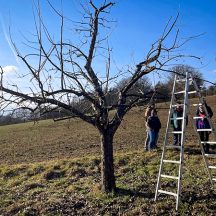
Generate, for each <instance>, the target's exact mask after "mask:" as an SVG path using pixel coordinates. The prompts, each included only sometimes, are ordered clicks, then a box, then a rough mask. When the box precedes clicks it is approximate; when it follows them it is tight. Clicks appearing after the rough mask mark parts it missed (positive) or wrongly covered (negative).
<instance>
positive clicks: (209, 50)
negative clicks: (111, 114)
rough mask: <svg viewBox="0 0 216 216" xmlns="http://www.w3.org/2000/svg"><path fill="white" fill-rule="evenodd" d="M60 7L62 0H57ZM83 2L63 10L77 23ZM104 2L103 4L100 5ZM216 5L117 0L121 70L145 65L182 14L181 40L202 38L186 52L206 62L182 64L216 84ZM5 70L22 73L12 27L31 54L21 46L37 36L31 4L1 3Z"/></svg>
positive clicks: (114, 41)
mask: <svg viewBox="0 0 216 216" xmlns="http://www.w3.org/2000/svg"><path fill="white" fill-rule="evenodd" d="M51 2H53V3H54V5H55V6H57V5H58V6H60V1H59V0H52V1H51ZM78 2H79V1H77V0H76V1H73V0H63V10H64V13H65V14H66V15H67V16H70V17H71V18H72V19H73V20H77V19H78V8H79V7H78ZM97 2H99V0H97ZM47 6H48V5H47V4H46V1H45V0H43V1H41V7H42V11H43V17H44V19H45V20H46V23H47V24H48V26H49V28H50V29H52V30H55V29H56V20H55V19H54V18H53V17H52V13H51V12H50V10H49V9H48V7H47ZM215 9H216V1H214V0H151V1H147V0H142V1H141V0H133V1H132V0H117V1H116V4H115V6H114V7H113V9H112V11H111V14H110V17H111V18H113V19H114V20H116V21H117V22H116V23H115V24H114V25H113V26H114V28H113V32H112V34H111V38H110V45H111V47H112V48H113V58H114V59H115V62H117V63H118V65H126V64H131V63H133V62H135V63H138V62H139V61H142V60H143V57H144V55H145V54H146V52H147V51H148V50H149V48H150V46H151V44H152V43H153V42H154V41H155V40H157V39H158V38H159V37H160V35H161V33H162V31H163V29H164V26H165V25H166V23H167V21H168V20H169V18H170V17H175V16H176V15H177V13H178V12H179V13H180V16H179V20H178V23H177V27H178V28H179V29H180V38H188V37H191V36H194V35H199V34H202V35H201V36H200V37H198V38H196V39H194V40H192V41H190V42H188V43H187V44H186V45H185V46H184V47H183V49H182V53H184V54H190V55H195V56H198V57H201V59H202V63H200V62H199V61H194V60H191V59H188V60H185V61H183V62H182V63H187V64H190V65H191V66H193V67H195V68H196V69H198V70H200V72H202V73H203V75H204V78H205V79H207V80H210V81H212V82H216V45H215V44H216V42H215V41H216V40H215V39H216V28H215V25H216V13H215ZM0 19H1V26H0V36H1V40H0V59H1V62H0V65H1V66H2V67H5V66H16V67H18V68H19V70H22V65H20V64H19V62H18V61H17V59H16V58H15V56H14V54H13V51H12V50H11V48H10V46H9V43H8V41H7V39H6V36H7V32H8V26H9V25H10V26H11V29H12V36H13V38H14V39H15V41H16V43H17V45H18V46H19V47H21V48H23V50H24V51H26V50H25V49H26V48H24V46H23V44H22V43H21V42H22V41H23V36H22V35H25V36H26V37H29V36H30V35H31V34H32V32H33V31H34V21H33V15H32V1H31V0H1V1H0Z"/></svg>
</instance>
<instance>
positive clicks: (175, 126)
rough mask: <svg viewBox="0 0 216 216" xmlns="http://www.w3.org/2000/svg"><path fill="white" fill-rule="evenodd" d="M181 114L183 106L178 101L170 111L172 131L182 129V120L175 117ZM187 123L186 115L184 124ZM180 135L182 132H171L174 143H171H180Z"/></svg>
mask: <svg viewBox="0 0 216 216" xmlns="http://www.w3.org/2000/svg"><path fill="white" fill-rule="evenodd" d="M182 116H183V108H182V106H181V104H180V102H177V103H176V106H175V108H174V110H173V113H172V116H171V118H172V120H171V125H172V126H173V131H182V120H181V119H177V118H179V117H182ZM187 124H188V117H186V125H187ZM181 137H182V134H181V133H179V134H178V133H174V134H173V139H174V143H173V145H179V146H180V145H181Z"/></svg>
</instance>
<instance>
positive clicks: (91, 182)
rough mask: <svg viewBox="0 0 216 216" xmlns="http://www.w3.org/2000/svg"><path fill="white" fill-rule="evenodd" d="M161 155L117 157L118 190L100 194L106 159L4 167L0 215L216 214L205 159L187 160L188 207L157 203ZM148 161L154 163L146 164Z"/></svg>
mask: <svg viewBox="0 0 216 216" xmlns="http://www.w3.org/2000/svg"><path fill="white" fill-rule="evenodd" d="M160 153H161V151H160V150H159V151H155V152H149V153H142V152H139V151H134V152H132V151H131V152H128V153H126V154H122V153H121V154H116V155H115V172H116V183H117V191H116V192H115V193H110V194H104V193H102V192H101V191H100V164H99V161H100V158H98V157H87V158H85V159H73V160H54V161H49V162H43V163H32V164H22V165H12V166H10V167H8V166H7V165H3V166H2V167H1V168H0V188H1V189H0V206H1V208H0V214H3V215H4V214H5V215H72V214H77V215H82V214H93V215H95V214H98V215H161V214H162V215H178V214H180V215H188V214H191V215H214V213H215V206H216V200H215V196H216V194H215V191H214V190H213V189H212V188H211V187H210V184H209V181H208V178H207V175H206V172H205V170H204V164H202V163H201V164H199V163H197V161H199V160H201V155H193V156H190V157H188V158H186V166H185V169H184V179H183V187H182V204H181V205H180V209H179V212H178V213H177V212H176V211H175V200H174V199H173V198H171V197H166V196H161V197H160V198H159V200H158V201H157V202H154V193H155V185H156V178H157V173H158V164H159V160H160ZM146 161H148V163H147V162H146Z"/></svg>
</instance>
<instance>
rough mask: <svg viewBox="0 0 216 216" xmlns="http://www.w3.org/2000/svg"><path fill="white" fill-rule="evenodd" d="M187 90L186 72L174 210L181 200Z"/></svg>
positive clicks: (187, 78)
mask: <svg viewBox="0 0 216 216" xmlns="http://www.w3.org/2000/svg"><path fill="white" fill-rule="evenodd" d="M188 90H189V73H188V72H186V82H185V90H184V92H185V93H184V105H183V115H182V117H183V119H182V136H181V150H180V164H179V174H178V176H179V179H178V187H177V200H176V210H178V207H179V203H180V201H181V197H180V195H181V183H182V171H183V163H184V141H185V129H186V118H187V110H188Z"/></svg>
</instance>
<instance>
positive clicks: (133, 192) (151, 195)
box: [115, 188, 155, 199]
mask: <svg viewBox="0 0 216 216" xmlns="http://www.w3.org/2000/svg"><path fill="white" fill-rule="evenodd" d="M115 194H116V195H118V196H125V195H129V196H134V197H139V198H148V199H153V198H154V196H155V193H154V192H151V191H145V192H140V191H138V190H131V189H125V188H116V191H115Z"/></svg>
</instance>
